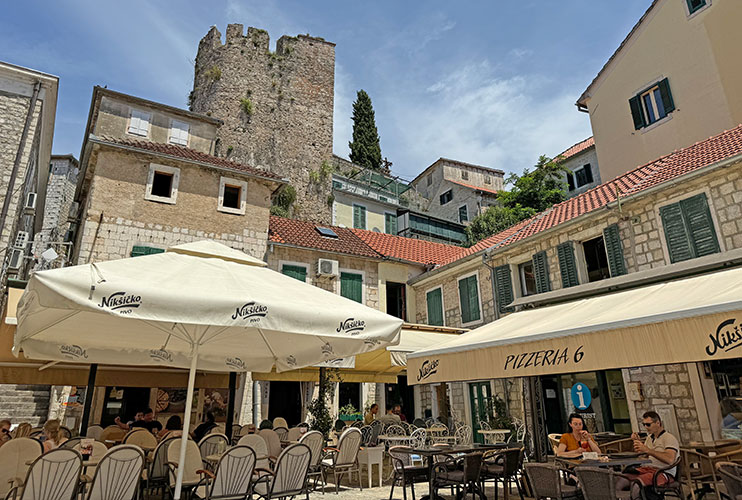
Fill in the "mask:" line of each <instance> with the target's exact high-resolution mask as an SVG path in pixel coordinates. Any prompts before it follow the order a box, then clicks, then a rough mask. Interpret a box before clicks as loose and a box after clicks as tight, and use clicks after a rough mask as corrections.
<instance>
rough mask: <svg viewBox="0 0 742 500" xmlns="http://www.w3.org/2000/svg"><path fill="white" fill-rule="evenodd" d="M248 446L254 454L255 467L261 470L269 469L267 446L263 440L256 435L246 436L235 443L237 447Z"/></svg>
mask: <svg viewBox="0 0 742 500" xmlns="http://www.w3.org/2000/svg"><path fill="white" fill-rule="evenodd" d="M243 445H244V446H249V447H250V448H252V451H254V452H255V458H256V460H257V464H256V467H258V468H261V469H270V461H269V460H268V445H267V444H266V443H265V439H263V438H262V437H260V436H258V435H257V434H247V435H245V436H242V437H241V438H240V440H239V441H238V442H237V446H243Z"/></svg>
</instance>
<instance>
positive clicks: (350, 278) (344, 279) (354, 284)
mask: <svg viewBox="0 0 742 500" xmlns="http://www.w3.org/2000/svg"><path fill="white" fill-rule="evenodd" d="M340 295H342V296H343V297H345V298H346V299H350V300H355V301H356V302H363V275H360V274H355V273H340Z"/></svg>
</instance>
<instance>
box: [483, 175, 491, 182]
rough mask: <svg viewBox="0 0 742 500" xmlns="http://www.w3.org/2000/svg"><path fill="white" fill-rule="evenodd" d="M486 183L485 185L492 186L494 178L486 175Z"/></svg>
mask: <svg viewBox="0 0 742 500" xmlns="http://www.w3.org/2000/svg"><path fill="white" fill-rule="evenodd" d="M484 183H485V184H492V177H490V176H489V175H485V176H484Z"/></svg>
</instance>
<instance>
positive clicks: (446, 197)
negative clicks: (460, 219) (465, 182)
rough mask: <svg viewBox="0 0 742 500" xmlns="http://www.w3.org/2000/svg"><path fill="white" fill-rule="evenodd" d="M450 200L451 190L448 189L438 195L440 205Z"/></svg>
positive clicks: (451, 198)
mask: <svg viewBox="0 0 742 500" xmlns="http://www.w3.org/2000/svg"><path fill="white" fill-rule="evenodd" d="M451 200H453V192H452V191H451V190H450V189H449V190H448V191H446V192H445V193H443V194H442V195H441V196H440V201H441V205H445V204H446V203H448V202H449V201H451Z"/></svg>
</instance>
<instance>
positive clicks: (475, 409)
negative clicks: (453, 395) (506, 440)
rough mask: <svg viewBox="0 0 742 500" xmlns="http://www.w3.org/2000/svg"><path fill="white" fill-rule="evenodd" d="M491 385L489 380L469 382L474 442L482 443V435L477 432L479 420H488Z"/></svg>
mask: <svg viewBox="0 0 742 500" xmlns="http://www.w3.org/2000/svg"><path fill="white" fill-rule="evenodd" d="M491 397H492V387H491V386H490V383H489V382H472V383H470V384H469V402H470V403H471V428H472V432H473V433H474V442H476V443H484V436H482V435H481V434H480V433H479V432H477V431H479V422H480V421H482V420H484V421H486V422H489V413H490V412H489V401H490V398H491Z"/></svg>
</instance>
